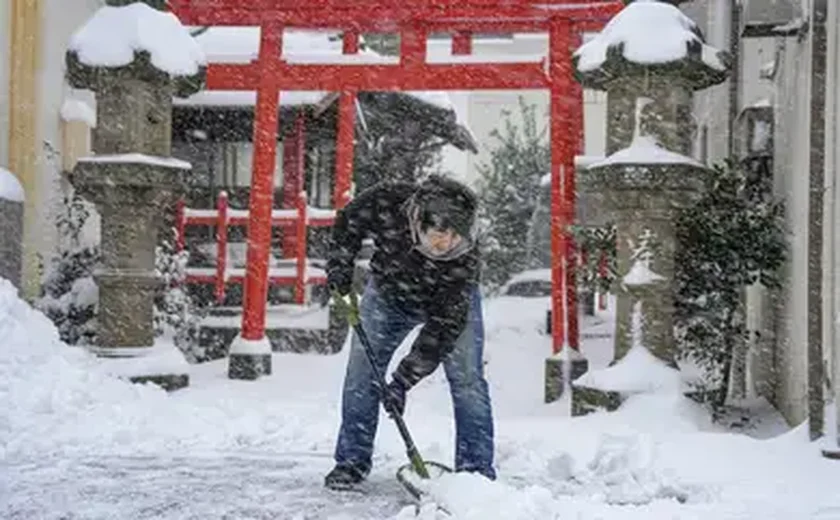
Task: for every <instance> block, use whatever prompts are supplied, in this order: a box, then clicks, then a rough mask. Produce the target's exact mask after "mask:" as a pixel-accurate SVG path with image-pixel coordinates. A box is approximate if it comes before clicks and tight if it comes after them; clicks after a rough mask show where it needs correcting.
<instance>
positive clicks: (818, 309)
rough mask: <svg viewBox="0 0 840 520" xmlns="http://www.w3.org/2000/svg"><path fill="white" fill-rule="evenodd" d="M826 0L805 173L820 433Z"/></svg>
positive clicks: (811, 346)
mask: <svg viewBox="0 0 840 520" xmlns="http://www.w3.org/2000/svg"><path fill="white" fill-rule="evenodd" d="M827 18H828V0H812V1H811V23H810V26H811V34H810V36H811V125H810V144H811V150H810V161H809V163H810V172H809V176H808V180H809V183H808V187H809V193H808V417H809V419H810V420H809V428H808V433H809V436H810V438H811V440H815V439H818V438H819V437H821V436H822V435H823V425H824V422H825V418H824V411H825V410H824V408H825V400H824V395H823V385H824V382H825V373H824V362H823V345H822V339H823V338H822V332H823V331H822V329H823V323H822V317H823V316H822V311H823V296H822V282H823V265H822V260H823V258H822V257H823V198H824V197H823V192H824V190H825V110H826V69H827V58H826V46H827V37H826V19H827Z"/></svg>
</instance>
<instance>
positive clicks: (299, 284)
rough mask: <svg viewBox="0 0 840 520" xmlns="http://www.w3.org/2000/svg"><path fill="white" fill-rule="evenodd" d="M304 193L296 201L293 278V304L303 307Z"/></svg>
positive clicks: (304, 278)
mask: <svg viewBox="0 0 840 520" xmlns="http://www.w3.org/2000/svg"><path fill="white" fill-rule="evenodd" d="M306 205H307V201H306V192H305V191H301V192H300V194H299V195H298V200H297V210H298V212H297V221H296V222H295V234H296V235H297V243H298V248H297V276H296V277H295V303H297V304H298V305H303V303H304V301H306V226H307V224H308V218H309V216H308V215H307V207H306Z"/></svg>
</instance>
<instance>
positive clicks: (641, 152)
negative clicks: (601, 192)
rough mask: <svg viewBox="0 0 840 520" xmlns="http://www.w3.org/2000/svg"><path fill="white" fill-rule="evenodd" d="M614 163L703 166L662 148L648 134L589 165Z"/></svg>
mask: <svg viewBox="0 0 840 520" xmlns="http://www.w3.org/2000/svg"><path fill="white" fill-rule="evenodd" d="M616 164H638V165H646V164H689V165H691V166H698V167H701V168H705V167H704V166H703V165H702V164H701V163H700V162H698V161H696V160H694V159H692V158H691V157H688V156H686V155H683V154H680V153H677V152H672V151H670V150H667V149H665V148H663V147H662V146H660V145H659V143H657V142H656V139H654V138H653V137H651V136H648V135H637V136H636V137H635V138H634V139H633V142H632V143H630V146H628V147H627V148H624V149H622V150H619V151H617V152H615V153H614V154H612V155H610V156H609V157H607V158H606V159H604V160H603V161H599V162H597V163H595V164H592V165H590V166H589V167H590V168H601V167H604V166H610V165H616Z"/></svg>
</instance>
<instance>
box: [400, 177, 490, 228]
mask: <svg viewBox="0 0 840 520" xmlns="http://www.w3.org/2000/svg"><path fill="white" fill-rule="evenodd" d="M413 202H414V206H415V207H416V208H417V210H418V211H419V215H418V220H419V223H420V229H422V230H426V229H428V228H435V229H452V230H454V231H455V232H456V233H458V234H459V235H461V236H462V237H471V235H472V229H473V224H474V223H475V213H476V208H477V206H478V200H477V198H476V196H475V194H474V193H473V192H472V190H470V188H469V187H467V186H466V185H464V184H462V183H460V182H458V181H455V180H453V179H448V178H446V177H441V176H439V175H431V176H429V177H428V178H427V179H425V180H424V181H423V182H422V183H421V184H420V187H419V188H418V190H417V192H416V193H415V195H414V200H413Z"/></svg>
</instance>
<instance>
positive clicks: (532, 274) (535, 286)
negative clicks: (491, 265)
mask: <svg viewBox="0 0 840 520" xmlns="http://www.w3.org/2000/svg"><path fill="white" fill-rule="evenodd" d="M499 295H500V296H519V297H523V298H546V297H549V296H551V269H529V270H527V271H522V272H520V273H517V274H515V275H513V276H512V277H511V278H510V280H508V281H507V283H505V284H504V285H503V286H502V288H501V289H500V290H499Z"/></svg>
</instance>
